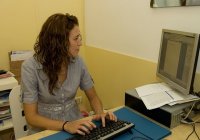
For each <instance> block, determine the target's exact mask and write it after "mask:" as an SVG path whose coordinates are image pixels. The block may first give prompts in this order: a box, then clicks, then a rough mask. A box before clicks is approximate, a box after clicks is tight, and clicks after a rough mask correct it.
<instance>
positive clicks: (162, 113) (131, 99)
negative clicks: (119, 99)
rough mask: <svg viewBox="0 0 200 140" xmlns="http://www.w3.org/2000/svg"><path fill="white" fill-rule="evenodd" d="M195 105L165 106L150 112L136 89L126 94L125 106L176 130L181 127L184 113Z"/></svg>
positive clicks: (190, 103)
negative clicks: (178, 126) (176, 127)
mask: <svg viewBox="0 0 200 140" xmlns="http://www.w3.org/2000/svg"><path fill="white" fill-rule="evenodd" d="M193 103H194V101H192V102H187V103H183V104H178V105H174V106H169V105H164V106H162V107H160V108H156V109H152V110H148V109H147V108H146V106H145V105H144V103H143V101H142V100H141V99H140V97H139V96H138V94H137V91H136V90H135V89H131V90H127V91H126V92H125V106H128V107H130V108H132V109H133V110H135V111H137V112H139V113H141V114H143V115H145V116H147V117H149V118H151V119H153V120H155V121H156V122H158V123H161V124H163V125H165V126H167V127H168V128H174V127H175V126H177V125H179V124H180V121H181V119H182V115H184V111H185V110H186V109H188V108H189V109H190V108H191V106H192V104H193Z"/></svg>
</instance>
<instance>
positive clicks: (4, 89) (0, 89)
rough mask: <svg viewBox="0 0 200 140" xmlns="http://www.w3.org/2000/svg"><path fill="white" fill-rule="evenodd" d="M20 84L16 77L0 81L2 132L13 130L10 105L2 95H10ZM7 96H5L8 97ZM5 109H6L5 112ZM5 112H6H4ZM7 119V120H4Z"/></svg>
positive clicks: (0, 123)
mask: <svg viewBox="0 0 200 140" xmlns="http://www.w3.org/2000/svg"><path fill="white" fill-rule="evenodd" d="M17 85H18V82H17V80H16V79H15V78H14V77H8V78H3V79H0V131H4V130H7V129H10V128H13V124H12V116H11V112H10V108H9V107H10V104H9V101H8V99H7V98H8V97H9V96H8V97H7V98H2V94H5V93H6V94H8V95H9V92H10V91H11V90H12V88H13V87H15V86H17ZM6 94H5V95H6ZM3 108H6V110H4V109H3ZM3 111H5V112H3ZM5 117H7V118H6V119H4V118H5Z"/></svg>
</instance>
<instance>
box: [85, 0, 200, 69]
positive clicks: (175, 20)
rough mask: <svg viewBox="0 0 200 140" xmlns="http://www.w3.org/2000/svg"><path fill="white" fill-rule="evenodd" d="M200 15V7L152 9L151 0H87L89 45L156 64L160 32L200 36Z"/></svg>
mask: <svg viewBox="0 0 200 140" xmlns="http://www.w3.org/2000/svg"><path fill="white" fill-rule="evenodd" d="M102 9H103V10H102ZM199 13H200V7H199V6H193V7H171V8H150V1H149V0H148V1H147V0H137V1H136V0H109V1H107V0H101V1H97V0H85V30H86V44H87V45H89V46H93V47H97V48H102V49H106V50H110V51H112V52H118V53H120V54H125V55H129V56H133V57H138V58H142V59H145V60H149V61H152V62H157V59H158V54H159V47H160V39H161V30H162V29H163V28H166V29H174V30H181V31H186V32H194V33H200V26H199V25H200V19H199ZM198 71H199V72H200V61H199V62H198Z"/></svg>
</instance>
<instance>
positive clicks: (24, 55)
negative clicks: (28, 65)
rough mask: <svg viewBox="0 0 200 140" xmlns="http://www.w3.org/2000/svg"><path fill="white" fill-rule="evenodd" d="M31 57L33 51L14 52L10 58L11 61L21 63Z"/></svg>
mask: <svg viewBox="0 0 200 140" xmlns="http://www.w3.org/2000/svg"><path fill="white" fill-rule="evenodd" d="M31 56H33V51H29V50H27V51H12V53H11V56H10V58H11V61H19V60H26V59H28V58H29V57H31Z"/></svg>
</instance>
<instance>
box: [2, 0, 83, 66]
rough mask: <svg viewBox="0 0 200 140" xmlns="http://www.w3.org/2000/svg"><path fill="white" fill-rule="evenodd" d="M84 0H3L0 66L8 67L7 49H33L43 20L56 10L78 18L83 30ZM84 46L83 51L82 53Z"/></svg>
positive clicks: (8, 50)
mask: <svg viewBox="0 0 200 140" xmlns="http://www.w3.org/2000/svg"><path fill="white" fill-rule="evenodd" d="M83 3H84V1H83V0H56V1H55V0H1V1H0V17H1V22H0V56H1V58H0V69H6V70H9V59H8V52H10V51H11V50H32V49H33V44H34V42H35V40H36V37H37V35H38V33H39V31H40V28H41V26H42V24H43V22H44V21H45V20H46V18H48V17H49V16H50V15H51V14H53V13H58V12H61V13H70V14H73V15H76V16H77V17H78V18H79V22H80V29H81V32H84V30H83V27H84V24H83V23H84V21H83V17H84V15H83V14H84V12H83V11H84V9H83V8H84V7H83V6H84V5H83ZM83 52H84V49H82V52H81V54H82V55H83V54H84V53H83Z"/></svg>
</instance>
